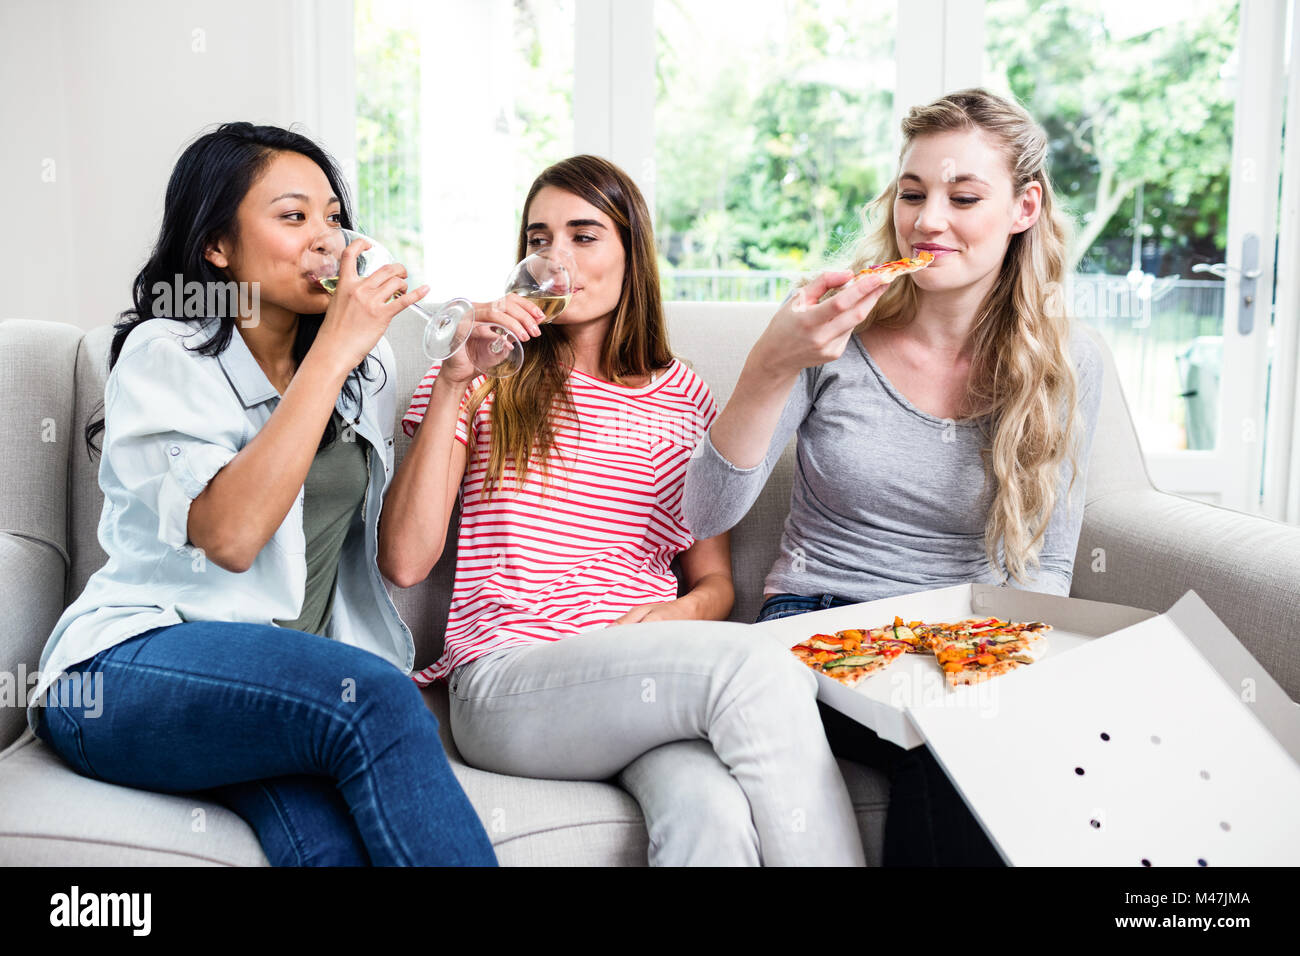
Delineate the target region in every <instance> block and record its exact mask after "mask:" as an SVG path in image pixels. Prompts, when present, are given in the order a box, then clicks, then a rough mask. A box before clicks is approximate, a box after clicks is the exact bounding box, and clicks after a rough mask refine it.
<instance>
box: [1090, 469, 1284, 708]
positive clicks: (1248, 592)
mask: <svg viewBox="0 0 1300 956" xmlns="http://www.w3.org/2000/svg"><path fill="white" fill-rule="evenodd" d="M1189 590H1190V591H1195V592H1196V593H1197V594H1198V595H1200V597H1201V598H1202V599H1203V600H1204V601H1205V603H1206V604H1208V605H1209V606H1210V608H1211V609H1212V610H1213V611H1214V613H1215V614H1217V615H1218V616H1219V618H1220V619H1221V620H1222V621H1223V623H1224V624H1226V625H1227V626H1228V628H1229V630H1231V631H1232V633H1233V634H1234V635H1236V637H1237V639H1238V640H1239V641H1241V643H1242V644H1243V645H1244V646H1245V647H1246V649H1247V650H1248V651H1250V653H1251V654H1252V655H1254V657H1255V659H1256V660H1258V661H1259V663H1260V664H1261V665H1263V667H1264V669H1265V670H1267V671H1268V672H1269V674H1271V675H1272V676H1273V678H1274V679H1275V680H1276V681H1277V682H1278V683H1279V684H1281V685H1282V688H1283V689H1284V690H1285V691H1286V692H1287V694H1288V695H1289V696H1290V697H1291V698H1292V699H1293V700H1297V699H1300V528H1297V527H1294V526H1292V525H1286V524H1281V523H1280V522H1276V521H1271V520H1269V519H1268V518H1262V517H1257V516H1255V515H1248V514H1244V513H1242V512H1239V511H1232V510H1230V509H1227V508H1220V507H1217V506H1215V505H1210V504H1205V503H1203V502H1199V501H1193V500H1191V499H1188V498H1181V497H1178V496H1176V495H1170V494H1165V493H1163V492H1160V491H1156V490H1154V489H1151V488H1143V489H1129V490H1123V491H1117V492H1115V493H1113V494H1109V495H1104V496H1102V497H1101V498H1098V499H1096V500H1094V501H1091V502H1089V503H1088V506H1087V508H1086V509H1085V511H1084V516H1083V529H1082V531H1081V532H1080V534H1079V548H1078V552H1077V554H1076V556H1075V562H1074V581H1073V587H1072V589H1071V592H1070V594H1071V596H1072V597H1079V598H1087V599H1090V600H1094V601H1108V602H1111V603H1114V604H1126V605H1130V606H1132V607H1141V608H1146V609H1148V610H1152V611H1158V612H1160V613H1164V612H1165V611H1167V610H1169V608H1170V607H1171V606H1172V605H1173V604H1174V602H1175V601H1177V600H1178V599H1179V598H1180V597H1182V596H1183V595H1184V594H1185V593H1186V592H1187V591H1189Z"/></svg>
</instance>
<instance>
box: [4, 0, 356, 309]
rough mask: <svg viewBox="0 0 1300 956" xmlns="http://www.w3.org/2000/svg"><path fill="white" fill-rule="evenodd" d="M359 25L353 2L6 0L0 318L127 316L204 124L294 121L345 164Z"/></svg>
mask: <svg viewBox="0 0 1300 956" xmlns="http://www.w3.org/2000/svg"><path fill="white" fill-rule="evenodd" d="M351 17H352V4H351V0H326V2H311V0H225V2H223V3H220V4H217V3H212V2H210V0H208V2H199V0H112V2H105V0H0V190H3V192H0V198H2V199H3V210H4V212H3V215H4V220H3V223H4V228H3V229H0V261H3V262H4V263H5V265H6V272H7V274H8V276H9V277H10V280H11V281H9V282H8V283H6V285H5V296H4V303H3V305H0V319H6V318H32V319H46V320H54V321H59V322H69V323H72V324H74V325H78V326H81V327H82V328H92V327H94V326H97V325H103V324H105V323H108V322H111V321H112V320H113V318H114V316H115V315H116V313H118V312H120V311H121V310H122V309H125V308H127V307H128V306H129V305H130V304H131V300H130V288H131V282H132V280H133V279H134V277H135V273H136V272H137V271H138V269H139V267H140V266H141V264H142V263H143V262H144V260H145V258H146V257H147V255H148V253H149V250H150V246H151V245H152V243H153V241H154V239H155V238H156V236H157V232H158V226H159V222H160V218H161V214H162V201H163V195H164V193H165V191H166V187H167V179H168V176H169V175H170V174H171V169H172V166H173V165H174V163H175V161H176V158H177V157H178V156H179V155H180V153H181V151H182V150H183V149H184V147H185V146H186V145H187V144H188V143H189V142H191V141H192V140H193V139H194V138H195V137H196V135H198V134H199V133H200V132H201V131H202V130H203V129H204V128H205V127H209V126H210V125H211V124H214V123H219V122H224V121H231V120H248V121H250V122H257V123H273V124H276V125H281V126H288V125H290V124H292V123H295V122H297V123H300V124H302V125H301V127H300V128H301V129H302V131H303V132H305V133H307V135H310V136H313V138H315V139H317V140H318V141H319V142H321V143H322V144H323V145H324V146H325V147H326V149H328V150H330V151H331V152H332V153H333V154H334V155H335V156H336V158H338V159H339V160H340V162H342V163H343V164H344V166H345V168H351V166H352V165H353V164H354V160H353V157H354V155H355V145H354V140H355V135H354V132H353V126H352V113H353V107H352V103H351V102H350V100H349V99H348V98H349V97H350V94H351V89H352V85H351V78H350V77H351V72H352V61H351V45H352V43H351V36H352V33H351ZM340 59H342V60H343V61H344V62H343V63H341V64H340V63H339V60H340ZM325 64H332V65H334V66H335V67H336V69H332V70H329V71H326V70H324V68H323V67H324V65H325ZM337 67H341V69H338V68H337ZM336 77H341V78H342V79H336ZM354 181H355V180H354Z"/></svg>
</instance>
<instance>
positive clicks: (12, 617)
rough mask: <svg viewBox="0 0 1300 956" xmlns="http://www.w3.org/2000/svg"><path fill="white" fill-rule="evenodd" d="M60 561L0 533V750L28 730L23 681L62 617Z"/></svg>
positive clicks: (39, 544) (49, 550)
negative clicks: (0, 620) (1, 616)
mask: <svg viewBox="0 0 1300 956" xmlns="http://www.w3.org/2000/svg"><path fill="white" fill-rule="evenodd" d="M66 571H67V566H66V565H65V564H64V561H63V556H62V555H61V554H59V552H58V551H57V550H56V549H55V548H53V547H52V546H50V545H49V544H47V543H45V542H43V541H38V540H36V539H35V538H29V537H25V536H23V535H17V534H11V533H9V532H0V607H2V608H4V626H3V627H0V750H4V749H5V748H6V747H8V746H9V745H10V744H11V743H12V742H13V741H15V740H17V739H18V737H19V736H21V735H22V732H23V730H24V729H25V728H26V727H27V716H26V708H27V693H28V691H29V690H30V689H31V688H32V687H34V686H35V680H30V681H29V680H28V678H29V677H31V676H32V675H34V674H35V673H36V665H37V663H38V662H39V661H40V656H41V649H42V648H43V647H44V646H45V640H46V638H48V637H49V636H50V632H51V631H52V630H54V625H55V623H56V622H57V621H58V619H59V615H60V614H62V613H63V578H64V575H65V573H66Z"/></svg>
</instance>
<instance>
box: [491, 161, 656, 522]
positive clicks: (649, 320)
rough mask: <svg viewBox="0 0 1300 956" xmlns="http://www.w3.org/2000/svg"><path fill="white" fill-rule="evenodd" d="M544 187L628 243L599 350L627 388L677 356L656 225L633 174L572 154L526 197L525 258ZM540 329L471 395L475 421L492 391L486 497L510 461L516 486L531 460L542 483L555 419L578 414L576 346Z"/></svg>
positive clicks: (558, 331)
mask: <svg viewBox="0 0 1300 956" xmlns="http://www.w3.org/2000/svg"><path fill="white" fill-rule="evenodd" d="M546 186H555V187H556V188H558V189H562V190H564V191H565V192H570V193H573V194H574V195H575V196H578V197H580V198H582V199H585V200H586V201H587V202H589V203H591V205H593V206H595V207H596V208H597V209H599V210H600V211H601V212H603V213H604V214H605V215H606V216H608V217H609V218H610V220H611V221H612V222H613V223H614V227H615V229H617V230H618V237H619V239H620V240H621V241H622V243H623V287H622V290H621V292H620V294H619V298H618V306H617V307H616V308H615V310H614V317H613V321H612V322H611V323H610V326H609V331H608V333H607V334H606V335H605V341H604V344H603V347H602V349H601V371H602V373H603V375H604V376H605V378H606V379H608V380H609V381H611V382H614V383H615V384H618V385H626V384H627V383H628V382H629V380H634V379H640V378H644V377H645V376H647V375H649V374H650V373H651V372H653V371H657V370H659V369H662V368H666V367H667V366H668V365H669V364H671V363H672V360H673V354H672V351H671V350H670V349H669V346H668V326H667V323H666V322H665V320H664V310H663V300H662V296H661V294H660V291H659V265H658V260H657V259H656V256H655V242H654V230H653V227H652V225H651V219H650V210H649V208H648V207H647V206H646V201H645V198H644V197H643V196H642V195H641V190H640V189H638V188H637V186H636V183H635V182H633V181H632V177H630V176H629V175H628V174H627V173H625V172H624V171H623V170H622V169H620V168H619V167H617V166H615V165H614V164H613V163H611V162H610V161H609V160H607V159H602V158H601V157H599V156H589V155H583V156H571V157H569V158H568V159H565V160H561V161H560V162H558V163H556V164H555V165H553V166H550V167H548V168H546V169H545V170H543V171H542V173H541V175H539V176H538V177H537V179H536V180H534V181H533V185H532V187H531V188H530V189H529V190H528V196H527V198H526V199H525V200H524V213H523V217H522V219H521V221H520V223H519V244H518V248H517V249H516V259H523V257H524V256H526V255H528V252H529V249H528V207H529V206H531V205H532V202H533V197H535V196H536V195H537V194H538V192H540V191H541V190H542V189H543V188H544V187H546ZM541 330H542V334H541V335H540V336H539V337H537V338H534V339H529V340H528V343H527V344H526V345H525V346H524V364H523V367H522V368H520V370H519V372H518V373H517V374H516V375H514V376H512V377H510V378H505V379H495V378H492V377H490V376H489V377H488V378H487V379H486V380H485V381H484V382H483V383H482V384H480V385H479V387H478V388H476V389H475V390H474V392H473V394H471V396H470V399H469V403H468V415H469V417H470V418H471V419H472V418H473V415H474V412H475V410H476V409H477V408H478V407H479V406H480V405H481V404H482V403H483V401H484V399H486V398H487V396H488V395H493V399H492V408H491V412H490V413H489V414H490V419H489V420H490V421H491V426H492V441H491V445H490V446H489V451H488V462H487V474H486V476H485V479H484V486H483V487H484V495H485V496H488V497H490V496H491V494H492V493H493V491H494V490H498V489H500V488H501V487H502V485H503V476H504V474H505V471H506V465H507V463H508V464H510V465H511V466H512V471H513V477H514V484H515V487H516V488H517V489H521V488H523V486H524V482H525V480H526V478H527V475H528V472H529V470H530V468H531V467H532V466H533V464H534V463H536V465H537V468H538V472H539V474H540V476H541V478H542V481H543V483H545V482H546V481H547V480H548V478H549V477H550V474H551V465H552V463H553V462H554V463H561V464H562V461H561V460H560V458H559V455H558V453H557V452H556V449H555V427H554V424H553V422H552V416H553V415H554V414H556V413H562V412H565V411H567V412H568V413H570V414H571V415H572V417H573V418H575V419H576V418H577V414H576V412H575V410H574V408H573V401H572V397H571V396H570V394H569V388H568V381H569V372H570V370H571V369H572V368H573V362H574V355H573V349H572V347H571V346H570V345H569V340H568V338H567V337H566V336H565V334H564V331H563V329H562V328H560V327H557V326H555V325H552V324H545V325H542V326H541ZM553 453H554V454H553Z"/></svg>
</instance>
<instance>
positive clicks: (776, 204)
mask: <svg viewBox="0 0 1300 956" xmlns="http://www.w3.org/2000/svg"><path fill="white" fill-rule="evenodd" d="M896 8H897V3H896V2H895V0H819V2H815V0H794V2H791V0H733V2H715V3H688V2H683V0H657V2H656V4H655V29H656V34H657V54H656V72H657V99H656V105H655V115H654V123H655V169H656V173H657V175H656V181H655V197H656V201H655V206H656V231H657V238H658V242H659V252H660V266H661V270H662V272H663V276H664V285H665V294H666V297H668V298H677V299H695V300H715V299H721V300H769V301H770V300H778V301H779V300H780V299H781V298H782V297H783V296H784V295H785V294H786V292H787V291H788V287H789V280H790V279H791V278H792V277H793V276H795V275H798V274H800V273H802V272H803V271H804V270H807V269H811V268H816V267H817V266H818V265H820V264H821V263H822V262H823V260H825V259H827V257H829V256H833V255H834V254H835V252H836V251H837V250H838V249H839V248H840V246H841V245H843V244H844V243H845V242H846V241H848V240H850V239H851V238H853V237H854V235H855V234H856V233H857V231H858V229H859V215H860V211H861V209H862V207H863V205H864V204H865V203H866V202H868V201H869V200H870V199H872V198H873V197H874V196H875V195H876V194H877V193H879V192H880V190H881V189H882V188H883V187H884V185H885V184H886V183H887V182H888V179H889V176H890V175H892V173H893V166H894V163H895V161H896V157H895V156H894V155H893V145H892V144H893V136H892V135H891V124H892V116H893V89H894V73H895V67H894V32H895V31H894V19H895V18H894V14H895V10H896Z"/></svg>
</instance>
